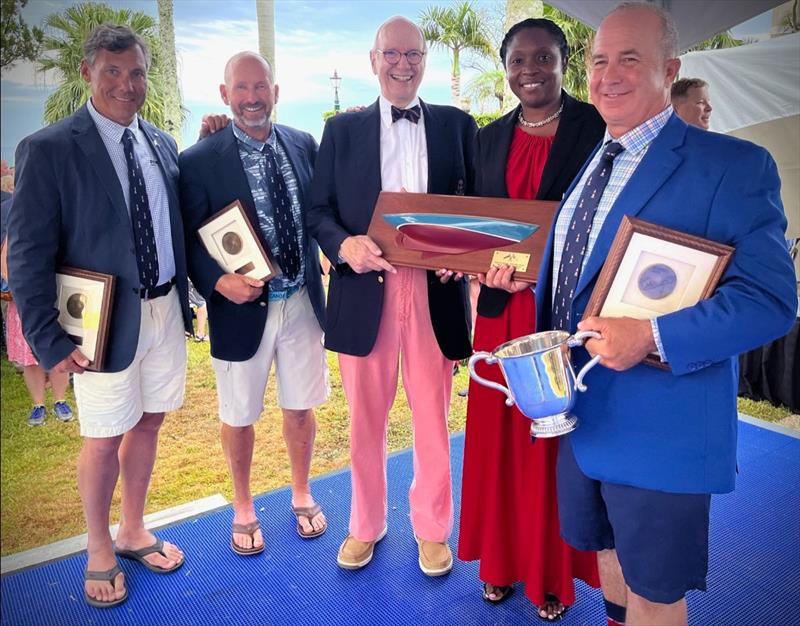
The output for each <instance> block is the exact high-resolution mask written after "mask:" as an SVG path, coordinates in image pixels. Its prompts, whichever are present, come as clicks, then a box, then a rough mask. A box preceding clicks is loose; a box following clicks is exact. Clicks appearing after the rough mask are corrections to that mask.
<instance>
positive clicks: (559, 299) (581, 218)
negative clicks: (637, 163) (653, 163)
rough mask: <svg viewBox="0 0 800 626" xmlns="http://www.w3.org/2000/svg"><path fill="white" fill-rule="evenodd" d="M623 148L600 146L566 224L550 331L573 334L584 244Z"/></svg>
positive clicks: (619, 146)
mask: <svg viewBox="0 0 800 626" xmlns="http://www.w3.org/2000/svg"><path fill="white" fill-rule="evenodd" d="M623 150H624V148H623V147H622V146H621V145H620V144H619V143H617V142H616V141H614V142H611V143H609V144H607V145H605V146H603V154H602V155H601V156H600V162H599V163H598V164H597V167H595V168H594V171H593V172H592V173H591V174H589V178H587V179H586V184H585V185H584V187H583V191H582V192H581V197H580V198H579V199H578V204H577V206H576V207H575V212H574V213H573V215H572V223H571V224H570V225H569V229H568V230H567V235H566V238H565V240H564V251H563V252H562V253H561V265H560V266H559V268H558V283H557V284H556V286H555V291H556V297H555V298H554V299H553V328H554V329H556V330H566V331H567V332H572V320H571V319H570V316H571V313H572V299H573V298H574V297H575V289H576V288H577V286H578V279H579V278H580V276H581V267H582V266H583V257H584V256H585V254H586V245H587V243H588V241H589V233H590V232H591V230H592V221H593V220H594V214H595V212H596V211H597V207H598V206H599V205H600V199H601V198H602V197H603V191H604V190H605V188H606V185H607V184H608V179H609V178H611V168H612V167H613V165H614V159H615V158H616V157H617V155H618V154H619V153H620V152H622V151H623Z"/></svg>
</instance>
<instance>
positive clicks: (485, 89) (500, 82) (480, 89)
mask: <svg viewBox="0 0 800 626" xmlns="http://www.w3.org/2000/svg"><path fill="white" fill-rule="evenodd" d="M505 86H506V73H505V72H504V71H503V70H502V69H493V70H486V71H484V72H481V73H480V74H478V75H477V76H476V77H475V78H473V79H472V80H471V81H470V82H469V83H468V84H467V88H466V89H465V91H464V92H465V93H466V95H467V96H469V97H470V98H471V99H472V100H474V101H475V102H477V103H478V104H479V106H482V105H483V103H484V102H486V101H487V100H492V99H493V98H494V99H496V100H497V103H498V105H499V108H500V109H501V110H502V109H503V97H504V95H505V94H504V93H503V92H504V90H505Z"/></svg>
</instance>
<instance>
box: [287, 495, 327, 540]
mask: <svg viewBox="0 0 800 626" xmlns="http://www.w3.org/2000/svg"><path fill="white" fill-rule="evenodd" d="M292 513H294V516H295V517H296V518H297V534H298V535H300V536H301V537H302V538H303V539H313V538H314V537H319V536H320V535H321V534H322V533H324V532H325V531H326V530H328V522H327V521H326V522H325V525H324V526H323V527H322V528H320V529H319V530H313V529H312V530H311V531H310V532H304V531H303V527H302V526H301V525H300V518H301V517H305V518H306V519H308V523H309V524H311V520H313V519H314V518H315V517H316V516H317V515H319V514H320V513H322V507H321V506H320V505H319V503H318V502H315V503H314V504H312V505H311V506H293V507H292Z"/></svg>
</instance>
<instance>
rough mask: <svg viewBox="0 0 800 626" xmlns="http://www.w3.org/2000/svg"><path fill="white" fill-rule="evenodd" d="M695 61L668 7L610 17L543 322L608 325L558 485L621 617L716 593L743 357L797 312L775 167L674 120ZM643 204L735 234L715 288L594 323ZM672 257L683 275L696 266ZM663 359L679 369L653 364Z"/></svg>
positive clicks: (562, 510) (558, 326) (562, 508)
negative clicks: (609, 274)
mask: <svg viewBox="0 0 800 626" xmlns="http://www.w3.org/2000/svg"><path fill="white" fill-rule="evenodd" d="M677 56H678V34H677V31H676V29H675V24H674V22H673V20H672V17H671V16H670V15H669V13H667V12H666V11H665V10H663V9H662V8H660V7H658V6H657V5H655V4H651V3H647V2H626V3H623V4H621V5H618V6H617V7H616V8H615V9H614V10H612V11H611V12H610V13H609V14H608V15H607V16H606V18H605V19H604V20H603V21H602V23H601V24H600V27H599V29H598V31H597V35H596V36H595V38H594V42H593V46H592V51H591V56H590V59H591V63H590V68H591V76H590V81H589V83H590V86H589V88H590V93H591V97H592V102H593V103H594V104H595V106H596V107H597V110H598V111H599V113H600V115H601V116H602V117H603V120H604V121H605V122H606V134H605V137H604V138H603V145H602V146H601V147H600V148H599V149H598V150H597V151H596V152H595V153H594V155H593V156H592V157H591V158H590V159H589V161H588V162H587V164H586V167H585V168H584V170H583V172H582V173H581V174H580V175H579V176H578V178H577V179H576V181H575V183H574V184H573V185H572V186H571V188H570V189H568V190H567V192H566V195H565V198H564V200H563V202H562V204H561V207H560V209H559V211H558V213H557V215H556V218H555V220H554V223H553V226H552V228H551V231H550V236H549V239H548V243H547V245H546V247H545V251H544V261H543V262H542V265H541V268H540V272H539V276H538V282H537V286H536V314H537V330H539V331H544V330H550V329H555V330H561V331H565V332H568V333H574V332H575V331H576V330H584V331H589V330H591V331H596V332H598V333H599V334H600V338H597V339H589V340H588V341H587V342H586V346H585V349H583V348H576V349H573V350H572V354H571V358H572V361H573V364H574V367H575V369H576V370H577V369H578V368H581V367H582V366H583V365H585V364H586V363H587V362H588V360H589V359H590V358H591V357H593V356H600V358H601V359H602V360H601V361H600V366H598V367H594V368H593V369H592V370H591V372H590V373H589V375H588V376H587V377H586V384H587V386H588V390H587V391H586V392H585V393H579V394H577V400H576V404H575V407H574V409H573V413H574V414H575V415H576V416H577V418H578V420H579V426H578V428H577V429H576V430H574V431H573V432H571V433H570V434H568V435H565V436H563V437H561V438H560V441H559V444H560V446H559V451H558V461H557V490H558V507H559V519H560V522H561V535H562V537H564V539H565V540H566V542H567V543H568V544H569V545H571V546H573V547H574V548H577V549H580V550H596V551H598V552H599V554H598V565H599V570H600V579H601V581H602V588H603V595H604V597H605V598H606V600H607V601H608V602H609V603H610V604H607V613H608V620H609V624H619V623H623V622H625V621H626V620H627V622H628V623H629V624H635V625H637V626H638V625H639V624H647V625H648V626H659V625H671V626H676V625H680V624H686V623H687V619H688V616H687V608H686V599H685V595H686V592H687V591H689V590H691V589H700V590H704V589H705V588H706V575H707V569H708V524H709V505H710V500H711V494H712V493H726V492H729V491H731V490H732V489H733V488H734V481H735V476H736V424H737V411H736V393H737V383H738V378H737V376H736V375H735V374H736V372H737V357H738V355H739V354H740V353H741V352H745V351H747V350H749V349H751V348H753V347H755V346H760V345H762V344H764V343H766V342H768V341H770V340H772V339H774V338H775V337H779V336H781V335H783V334H784V333H786V331H787V330H788V329H789V328H790V327H791V325H792V323H793V321H794V318H795V311H796V307H797V299H796V293H795V276H794V271H793V268H792V265H791V262H790V260H789V255H788V254H787V253H786V248H785V243H784V241H785V239H784V236H785V235H784V233H785V228H786V217H785V216H784V213H783V207H782V205H781V200H780V180H779V178H778V173H777V168H776V166H775V162H774V161H773V160H772V158H771V157H770V155H769V153H768V152H767V151H766V150H764V149H763V148H760V147H758V146H755V145H753V144H751V143H749V142H746V141H741V140H738V139H734V138H731V137H727V136H725V135H720V134H717V133H709V132H706V131H703V130H700V129H697V128H694V127H692V126H687V124H686V123H685V122H684V121H683V120H681V119H680V118H679V117H678V116H677V115H675V114H674V112H673V109H672V106H671V105H670V86H671V85H672V82H673V81H674V80H675V76H676V75H677V73H678V70H679V68H680V63H681V62H680V59H678V58H677ZM687 193H690V196H691V201H687ZM625 216H635V217H636V218H638V219H641V220H645V221H647V222H650V223H654V224H658V225H661V226H665V227H667V228H672V229H676V230H679V231H681V232H683V233H687V234H690V235H696V236H700V237H704V238H707V239H711V240H714V241H717V242H719V243H722V244H727V245H730V246H733V247H734V248H735V250H736V251H735V253H734V254H733V256H732V258H731V261H730V264H729V265H728V267H727V269H726V270H725V272H724V273H723V275H722V277H721V279H720V282H719V284H718V285H717V288H716V290H715V292H714V293H713V294H712V295H711V296H710V297H709V298H708V299H705V300H701V301H700V302H698V303H697V304H695V305H693V306H688V307H685V308H683V309H680V310H677V311H673V312H669V313H664V314H661V315H659V316H657V317H655V318H654V319H634V318H630V317H595V316H589V317H585V316H584V312H585V310H586V307H587V305H588V302H589V298H590V296H591V294H592V291H593V289H594V288H595V286H596V285H597V278H598V275H599V274H600V270H601V268H602V267H603V264H604V263H605V261H606V259H607V258H608V255H609V252H610V248H611V244H612V241H613V240H614V237H615V235H616V233H617V231H618V229H619V226H620V223H621V222H622V219H623V217H625ZM665 254H667V256H665V258H664V261H665V264H667V265H666V266H667V269H669V270H671V271H672V272H675V271H676V270H675V269H673V268H677V269H678V270H679V269H680V265H678V263H683V262H684V261H688V257H687V258H685V257H684V256H682V255H679V256H680V258H675V259H673V257H672V256H670V255H669V254H668V253H665ZM646 271H647V268H646V267H645V268H643V272H646ZM659 271H663V270H662V268H659ZM496 274H497V272H495V273H494V275H492V272H491V271H490V272H489V273H487V276H486V281H487V284H490V282H494V280H493V279H495V278H496ZM765 276H768V277H769V280H764V277H765ZM498 282H499V283H501V284H499V285H495V286H505V287H507V288H509V289H513V288H514V284H513V282H512V281H510V280H504V279H501V280H500V281H498ZM632 282H633V281H632ZM675 284H677V281H675ZM584 317H585V318H584ZM653 353H657V354H658V355H659V356H660V358H661V360H662V361H664V362H667V363H668V364H669V365H670V369H669V370H666V369H659V368H655V367H651V366H649V365H646V364H644V363H642V361H643V359H644V358H645V357H646V356H648V355H650V354H653ZM537 445H538V444H537ZM643 512H646V513H643Z"/></svg>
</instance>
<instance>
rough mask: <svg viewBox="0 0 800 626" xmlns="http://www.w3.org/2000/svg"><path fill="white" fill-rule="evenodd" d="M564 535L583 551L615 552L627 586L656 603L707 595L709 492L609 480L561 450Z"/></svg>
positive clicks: (564, 445)
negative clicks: (659, 488)
mask: <svg viewBox="0 0 800 626" xmlns="http://www.w3.org/2000/svg"><path fill="white" fill-rule="evenodd" d="M557 476H558V509H559V517H560V519H561V536H562V537H563V538H564V541H566V542H567V543H568V544H569V545H571V546H572V547H573V548H576V549H578V550H592V551H600V550H608V549H615V550H616V551H617V557H618V558H619V562H620V565H621V566H622V573H623V575H624V577H625V582H626V583H627V585H628V587H630V588H631V590H632V591H633V592H634V593H635V594H636V595H638V596H641V597H643V598H645V599H646V600H649V601H650V602H660V603H662V604H672V603H673V602H677V601H678V600H680V599H681V598H683V597H684V595H685V594H686V592H687V591H689V590H690V589H699V590H701V591H705V589H706V574H707V573H708V513H709V505H710V503H711V496H710V495H709V494H685V493H666V492H663V491H651V490H649V489H641V488H639V487H629V486H627V485H619V484H615V483H608V482H602V481H598V480H594V479H592V478H589V477H588V476H586V475H585V474H584V473H583V472H582V471H581V469H580V467H579V466H578V464H577V463H576V461H575V457H574V455H573V453H572V445H571V444H570V441H569V437H562V439H561V442H560V445H559V450H558V474H557Z"/></svg>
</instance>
